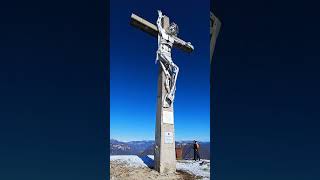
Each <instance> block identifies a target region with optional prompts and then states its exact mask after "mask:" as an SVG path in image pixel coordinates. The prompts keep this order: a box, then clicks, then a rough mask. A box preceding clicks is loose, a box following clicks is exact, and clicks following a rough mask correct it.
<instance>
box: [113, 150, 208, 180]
mask: <svg viewBox="0 0 320 180" xmlns="http://www.w3.org/2000/svg"><path fill="white" fill-rule="evenodd" d="M153 159H154V156H153V155H148V156H144V157H138V156H136V155H115V156H110V161H117V162H120V163H124V164H126V165H128V166H130V167H137V168H139V167H140V168H143V167H149V168H152V167H153V164H154V162H153ZM177 170H181V171H184V172H188V173H190V174H193V175H195V176H200V177H202V178H203V179H210V160H201V161H193V160H178V161H177Z"/></svg>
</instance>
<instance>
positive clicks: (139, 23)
mask: <svg viewBox="0 0 320 180" xmlns="http://www.w3.org/2000/svg"><path fill="white" fill-rule="evenodd" d="M130 24H131V25H132V26H134V27H136V28H138V29H140V30H142V31H144V32H146V33H148V34H150V35H151V36H153V37H155V38H157V37H158V33H159V31H158V28H157V26H156V25H154V24H152V23H150V22H149V21H147V20H145V19H143V18H141V17H139V16H137V15H135V14H133V13H132V14H131V21H130ZM169 25H170V23H169V17H167V16H165V17H164V21H163V27H164V28H167V27H168V26H169ZM174 40H175V43H174V45H173V47H176V48H178V49H181V50H183V51H185V52H189V53H190V52H192V51H193V49H194V47H193V46H192V45H191V44H187V43H186V42H185V41H183V40H182V39H180V38H178V37H174Z"/></svg>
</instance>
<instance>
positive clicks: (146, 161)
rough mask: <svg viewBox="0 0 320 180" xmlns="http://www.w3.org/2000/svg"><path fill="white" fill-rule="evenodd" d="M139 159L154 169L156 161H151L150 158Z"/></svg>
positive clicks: (142, 157)
mask: <svg viewBox="0 0 320 180" xmlns="http://www.w3.org/2000/svg"><path fill="white" fill-rule="evenodd" d="M139 158H140V159H141V160H142V161H143V162H144V163H145V164H146V165H147V166H148V167H149V168H150V169H153V168H154V160H153V159H151V158H150V157H149V156H139Z"/></svg>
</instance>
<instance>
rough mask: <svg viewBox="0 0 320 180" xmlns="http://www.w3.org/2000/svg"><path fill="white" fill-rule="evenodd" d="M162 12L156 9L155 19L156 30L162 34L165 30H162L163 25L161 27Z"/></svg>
mask: <svg viewBox="0 0 320 180" xmlns="http://www.w3.org/2000/svg"><path fill="white" fill-rule="evenodd" d="M163 16H164V15H163V14H162V12H161V11H160V10H158V20H157V27H158V31H159V33H160V34H161V35H162V34H164V33H165V32H164V29H163V27H162V18H163Z"/></svg>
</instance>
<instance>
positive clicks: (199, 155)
mask: <svg viewBox="0 0 320 180" xmlns="http://www.w3.org/2000/svg"><path fill="white" fill-rule="evenodd" d="M198 159H199V161H200V159H201V158H200V153H199V151H198Z"/></svg>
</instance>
